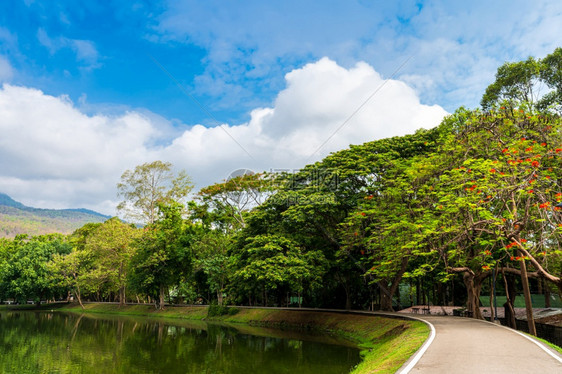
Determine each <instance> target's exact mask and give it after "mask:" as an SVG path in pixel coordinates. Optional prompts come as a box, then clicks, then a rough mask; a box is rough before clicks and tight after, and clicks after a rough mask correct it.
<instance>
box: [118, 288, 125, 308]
mask: <svg viewBox="0 0 562 374" xmlns="http://www.w3.org/2000/svg"><path fill="white" fill-rule="evenodd" d="M124 306H125V286H121V287H119V308H121V307H124Z"/></svg>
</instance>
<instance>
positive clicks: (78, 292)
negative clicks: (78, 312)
mask: <svg viewBox="0 0 562 374" xmlns="http://www.w3.org/2000/svg"><path fill="white" fill-rule="evenodd" d="M72 275H73V276H74V281H75V282H76V287H75V289H74V293H75V294H76V299H78V304H80V307H81V308H82V309H86V308H84V304H82V296H81V295H80V286H79V285H78V281H77V276H76V274H72Z"/></svg>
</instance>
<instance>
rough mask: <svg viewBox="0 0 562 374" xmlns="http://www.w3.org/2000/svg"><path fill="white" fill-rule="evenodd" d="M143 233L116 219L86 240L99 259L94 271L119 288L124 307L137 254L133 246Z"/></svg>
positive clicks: (95, 231)
mask: <svg viewBox="0 0 562 374" xmlns="http://www.w3.org/2000/svg"><path fill="white" fill-rule="evenodd" d="M139 234H140V230H139V229H136V228H135V227H133V226H132V225H128V224H125V223H123V222H121V220H120V219H119V218H117V217H113V218H111V219H108V220H107V221H105V222H104V223H103V224H101V225H100V226H98V227H97V228H96V229H95V230H94V231H93V232H91V234H90V235H89V236H88V238H87V240H86V246H85V250H86V252H90V253H91V255H92V256H93V257H94V258H95V260H96V261H95V264H96V268H95V269H93V271H94V272H97V273H98V274H100V275H103V277H104V278H105V281H106V282H107V283H108V284H110V285H111V286H110V287H111V288H116V289H117V292H118V294H119V305H120V306H123V305H125V302H126V294H125V288H126V283H127V268H128V265H129V260H130V258H131V256H132V254H133V247H132V245H131V244H132V242H133V241H134V240H135V238H136V237H138V236H139ZM77 260H78V259H77Z"/></svg>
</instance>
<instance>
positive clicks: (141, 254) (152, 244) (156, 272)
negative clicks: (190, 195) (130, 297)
mask: <svg viewBox="0 0 562 374" xmlns="http://www.w3.org/2000/svg"><path fill="white" fill-rule="evenodd" d="M158 211H159V215H158V217H157V219H156V220H155V221H154V223H152V224H150V225H148V226H146V227H145V228H144V229H143V233H142V235H141V236H140V238H139V239H137V240H136V241H135V242H134V247H135V250H136V251H135V254H134V255H133V256H132V258H131V261H130V265H129V283H130V285H131V287H132V288H133V289H135V290H136V291H137V292H139V293H143V294H145V295H148V296H150V297H152V298H154V300H155V306H156V308H157V309H163V308H164V297H165V295H166V291H168V290H169V288H170V287H172V286H174V285H177V284H178V283H179V281H180V279H181V278H182V277H183V276H185V275H186V274H189V273H190V272H191V266H192V255H191V249H190V243H191V241H192V237H193V227H191V225H188V224H186V222H185V221H184V220H183V219H182V211H183V205H181V204H179V203H176V202H173V201H172V202H170V203H169V204H167V205H166V204H163V203H159V204H158Z"/></svg>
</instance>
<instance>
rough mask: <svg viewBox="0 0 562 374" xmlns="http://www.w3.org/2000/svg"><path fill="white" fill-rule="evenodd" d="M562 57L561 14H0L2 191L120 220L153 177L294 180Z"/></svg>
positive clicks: (313, 8)
mask: <svg viewBox="0 0 562 374" xmlns="http://www.w3.org/2000/svg"><path fill="white" fill-rule="evenodd" d="M561 45H562V3H560V2H558V1H538V2H528V1H497V2H493V3H492V4H490V3H489V2H487V1H473V2H470V3H466V2H450V1H396V2H389V1H367V0H358V1H355V0H348V1H340V0H338V1H336V0H326V1H303V0H301V1H292V0H288V1H283V2H277V1H275V2H274V1H253V0H250V1H244V2H241V1H227V0H223V1H214V0H209V1H190V0H177V1H131V2H123V1H88V0H82V1H76V0H75V1H39V0H37V1H33V0H25V1H24V0H11V1H3V2H0V83H1V84H3V85H4V86H3V89H2V92H0V113H4V114H3V115H0V131H2V132H3V133H4V134H5V136H4V137H3V138H4V139H3V140H0V156H1V157H2V161H0V167H1V168H0V191H2V192H6V193H9V194H11V195H14V197H15V198H18V199H20V200H22V201H24V202H26V203H28V204H33V205H38V206H49V207H76V206H85V207H89V208H94V209H98V210H101V211H103V212H104V213H109V214H112V213H113V207H114V206H115V204H116V202H117V200H116V196H115V183H117V181H118V178H119V175H120V174H121V173H122V172H123V171H124V170H125V169H127V168H132V167H134V166H135V165H137V164H139V163H142V162H146V161H151V160H152V159H165V160H166V161H171V162H173V163H174V164H175V165H176V166H177V167H178V168H185V169H186V170H187V171H188V173H190V174H191V175H192V176H193V177H194V179H195V182H196V183H197V184H198V186H203V185H206V184H209V183H213V182H217V181H220V180H221V179H223V178H224V177H226V176H227V175H228V171H229V170H231V169H236V168H238V167H248V168H252V169H258V170H269V169H275V168H298V167H300V166H303V165H304V164H305V163H306V162H309V161H311V160H314V159H318V158H320V157H322V156H324V155H326V154H327V153H328V152H330V151H335V150H338V149H341V148H344V147H346V146H347V145H348V144H350V143H361V142H364V141H368V140H372V139H375V138H380V137H384V136H393V135H401V134H404V133H408V132H412V131H415V129H416V128H420V127H432V126H435V125H437V124H438V123H439V121H440V119H441V118H442V117H443V115H445V114H446V112H449V113H450V112H452V111H454V110H455V109H456V108H458V107H459V106H461V105H464V106H468V107H476V106H478V102H479V99H480V97H481V95H482V92H483V90H484V89H485V87H486V86H487V85H488V84H489V83H491V81H492V80H493V77H494V73H495V70H496V69H497V67H498V66H499V65H500V64H502V63H503V62H505V61H517V60H521V59H524V58H526V57H528V56H530V55H533V56H537V57H542V56H544V55H546V54H548V53H550V52H552V51H553V50H554V48H556V47H557V46H561ZM405 61H407V62H406V64H405V65H404V66H402V64H404V62H405ZM401 66H402V67H401ZM164 70H165V71H164ZM389 78H393V79H392V80H391V81H390V82H391V83H392V84H386V83H384V82H385V80H386V79H389ZM178 84H179V85H181V86H182V88H181V89H180V88H179V87H178ZM383 84H384V85H385V86H384V89H383V90H381V92H379V93H377V95H376V96H374V97H373V99H372V100H371V101H370V102H369V105H370V107H369V106H366V107H365V108H364V110H363V113H359V115H358V116H357V117H356V118H354V120H353V121H351V122H350V123H349V125H346V126H347V128H345V129H344V130H343V131H341V132H338V133H337V134H336V136H335V137H333V140H331V141H330V142H329V143H328V144H326V146H325V147H323V148H322V149H321V150H320V151H319V152H316V150H318V147H319V145H321V144H322V143H323V142H324V141H325V140H326V139H327V138H328V137H329V136H330V135H332V134H333V133H334V132H335V129H337V128H338V126H339V124H341V123H342V122H343V121H344V120H345V119H346V118H347V116H349V115H350V114H351V113H353V112H354V110H355V109H356V108H357V107H358V106H359V105H360V104H361V103H362V102H363V101H364V100H365V99H366V98H367V97H369V95H370V94H371V93H372V92H374V91H375V90H376V89H377V88H378V87H379V86H381V85H383ZM186 92H187V93H188V94H186ZM194 99H195V100H196V101H197V102H198V103H200V104H201V105H202V106H203V107H204V108H205V109H202V108H201V107H200V106H199V104H197V103H196V102H195V100H194ZM328 103H329V105H328ZM383 104H384V105H383ZM2 110H3V111H2ZM396 111H401V112H404V115H403V118H402V117H401V119H397V118H396V116H395V115H393V113H396ZM398 117H399V116H398ZM44 118H49V121H42V120H41V119H44ZM57 118H58V119H59V120H58V121H57V120H56V119H57ZM219 125H222V127H220V126H219ZM132 132H135V134H134V135H133V134H132ZM38 133H44V136H43V137H38V136H37V134H38ZM119 136H121V137H122V138H119ZM232 138H235V139H236V142H234V141H233V140H232ZM237 143H239V144H240V145H242V147H243V148H245V149H244V150H242V149H240V146H239V144H237ZM14 144H17V145H18V147H19V148H16V147H15V146H14ZM69 144H74V145H75V147H76V149H75V148H73V147H71V146H70V145H69ZM86 150H89V151H86ZM248 154H250V155H251V156H248ZM70 155H72V156H70ZM69 158H71V159H72V162H69V161H68V160H69ZM84 170H86V171H87V172H84Z"/></svg>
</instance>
